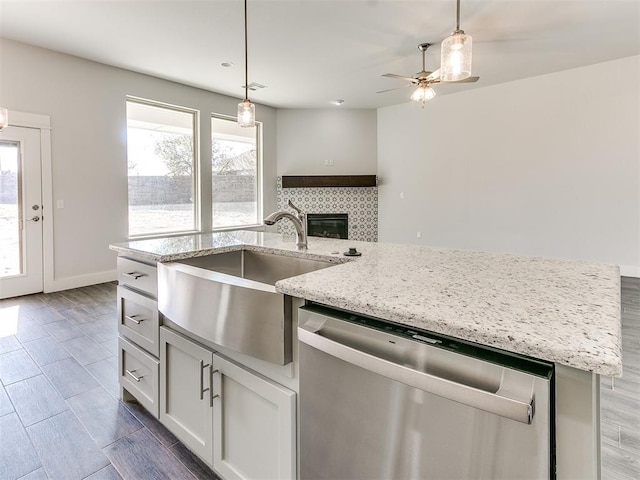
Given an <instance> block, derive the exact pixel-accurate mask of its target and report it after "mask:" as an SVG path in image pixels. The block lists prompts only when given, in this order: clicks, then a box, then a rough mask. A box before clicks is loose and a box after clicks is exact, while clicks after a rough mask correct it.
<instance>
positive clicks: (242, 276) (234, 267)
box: [158, 250, 333, 365]
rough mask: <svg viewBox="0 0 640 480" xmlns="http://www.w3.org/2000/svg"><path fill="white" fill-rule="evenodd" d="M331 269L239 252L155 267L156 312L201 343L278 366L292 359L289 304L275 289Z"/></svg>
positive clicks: (311, 262) (320, 263) (310, 262)
mask: <svg viewBox="0 0 640 480" xmlns="http://www.w3.org/2000/svg"><path fill="white" fill-rule="evenodd" d="M331 265H333V264H332V263H329V262H323V261H317V260H309V259H305V258H298V257H291V256H284V255H277V254H270V253H262V252H254V251H250V250H238V251H234V252H226V253H218V254H214V255H206V256H202V257H195V258H189V259H185V260H177V261H175V262H170V263H160V264H158V308H159V310H160V312H161V313H162V314H163V315H164V316H165V317H166V318H167V319H169V320H171V321H172V322H174V323H175V324H177V325H179V326H180V327H182V328H184V329H186V330H188V331H189V332H191V333H193V334H195V335H198V336H200V337H202V338H203V339H205V340H208V341H210V342H213V343H215V344H218V345H222V346H224V347H227V348H230V349H232V350H235V351H238V352H241V353H245V354H247V355H251V356H253V357H256V358H259V359H261V360H266V361H268V362H272V363H275V364H278V365H286V364H287V363H289V362H291V359H292V337H291V335H292V312H291V299H290V298H289V297H286V296H285V295H282V294H280V293H277V292H276V289H275V286H274V285H275V283H276V282H277V281H278V280H281V279H283V278H289V277H293V276H296V275H301V274H303V273H309V272H313V271H315V270H319V269H321V268H326V267H330V266H331Z"/></svg>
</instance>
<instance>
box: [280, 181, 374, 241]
mask: <svg viewBox="0 0 640 480" xmlns="http://www.w3.org/2000/svg"><path fill="white" fill-rule="evenodd" d="M277 189H278V210H288V211H291V208H290V207H288V206H287V202H288V201H289V200H291V201H292V202H293V203H294V204H295V205H296V206H297V207H299V208H301V209H302V210H303V211H304V212H305V213H346V214H348V215H349V240H363V241H366V242H375V241H377V240H378V188H377V187H315V188H282V177H278V185H277ZM292 213H293V212H292ZM278 232H280V233H284V234H287V235H295V229H294V228H293V224H292V223H291V222H278Z"/></svg>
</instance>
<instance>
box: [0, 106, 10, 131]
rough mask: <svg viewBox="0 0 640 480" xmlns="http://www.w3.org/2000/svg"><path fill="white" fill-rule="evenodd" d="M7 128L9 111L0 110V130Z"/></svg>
mask: <svg viewBox="0 0 640 480" xmlns="http://www.w3.org/2000/svg"><path fill="white" fill-rule="evenodd" d="M8 126H9V111H8V110H7V109H6V108H0V130H2V129H3V128H5V127H8Z"/></svg>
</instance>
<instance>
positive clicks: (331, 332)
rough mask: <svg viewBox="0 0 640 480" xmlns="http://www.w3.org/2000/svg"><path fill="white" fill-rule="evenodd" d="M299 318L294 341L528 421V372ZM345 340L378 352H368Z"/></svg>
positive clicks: (329, 322)
mask: <svg viewBox="0 0 640 480" xmlns="http://www.w3.org/2000/svg"><path fill="white" fill-rule="evenodd" d="M305 319H306V320H307V321H306V322H305ZM318 320H321V321H322V323H321V324H318ZM301 321H302V322H304V323H303V324H301V326H300V328H299V329H298V339H299V340H300V341H301V342H303V343H306V344H307V345H310V346H312V347H314V348H316V349H317V350H320V351H323V352H325V353H327V354H329V355H332V356H334V357H336V358H339V359H341V360H344V361H345V362H348V363H351V364H354V365H357V366H359V367H361V368H364V369H366V370H368V371H370V372H373V373H377V374H379V375H383V376H385V377H387V378H390V379H392V380H397V381H399V382H402V383H404V384H406V385H408V386H411V387H415V388H419V389H420V390H424V391H425V392H429V393H432V394H434V395H439V396H441V397H445V398H447V399H449V400H453V401H456V402H459V403H462V404H465V405H468V406H470V407H474V408H479V409H481V410H484V411H487V412H490V413H495V414H496V415H500V416H503V417H506V418H511V419H512V420H516V421H518V422H522V423H526V424H529V423H531V420H532V418H533V398H532V397H531V396H530V394H531V385H532V382H533V379H534V377H532V376H529V375H526V374H523V373H519V372H514V371H510V370H508V369H506V368H504V367H499V366H496V365H492V364H489V363H486V362H482V361H480V360H476V359H473V358H469V357H463V356H461V355H457V354H455V353H451V352H447V351H442V350H438V349H434V348H430V347H429V346H427V345H423V344H420V343H416V342H412V341H410V340H405V339H402V338H398V337H397V336H393V335H389V334H385V333H382V332H378V331H375V330H371V329H368V328H365V327H360V326H357V325H352V324H349V323H345V322H341V321H340V320H334V319H329V318H327V317H321V316H320V315H317V314H314V313H310V312H304V314H303V316H302V318H301ZM332 337H333V338H337V339H340V340H339V341H336V340H332ZM341 342H342V343H341ZM383 342H384V343H383ZM345 343H346V344H345ZM381 343H382V345H380V344H381ZM349 344H351V345H354V344H358V345H360V348H366V349H367V350H369V351H373V350H374V349H375V348H376V347H378V349H379V351H378V353H377V354H376V355H372V354H370V353H366V352H365V351H363V350H361V349H358V348H353V347H351V346H349ZM387 345H389V346H391V347H392V348H389V347H388V346H387ZM367 347H368V348H367ZM396 352H397V353H396ZM394 353H395V355H394ZM385 357H387V358H389V357H390V358H391V360H388V359H386V358H385ZM394 357H396V358H394ZM397 357H399V358H397ZM420 366H422V368H420ZM418 368H420V369H418ZM433 372H437V373H433ZM458 379H461V380H458ZM519 391H520V392H522V391H524V392H526V394H525V395H518V394H517V392H519Z"/></svg>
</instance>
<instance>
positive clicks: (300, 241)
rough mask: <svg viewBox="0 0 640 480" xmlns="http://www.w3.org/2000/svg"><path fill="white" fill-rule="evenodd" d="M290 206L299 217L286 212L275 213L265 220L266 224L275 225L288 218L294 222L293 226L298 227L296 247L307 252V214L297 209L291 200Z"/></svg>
mask: <svg viewBox="0 0 640 480" xmlns="http://www.w3.org/2000/svg"><path fill="white" fill-rule="evenodd" d="M288 205H289V206H290V207H291V208H293V209H294V210H295V211H296V212H297V215H293V214H291V213H289V212H285V211H284V210H282V211H279V212H274V213H272V214H271V215H269V216H268V217H267V218H265V219H264V223H265V224H266V225H275V224H276V223H277V222H278V221H280V220H282V219H283V218H288V219H289V220H291V221H292V222H293V226H294V227H296V235H297V242H296V245H297V246H298V248H299V249H300V250H306V248H307V214H306V213H304V212H303V211H302V210H301V209H299V208H298V207H296V206H295V205H294V204H293V203H292V202H291V200H289V203H288Z"/></svg>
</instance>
